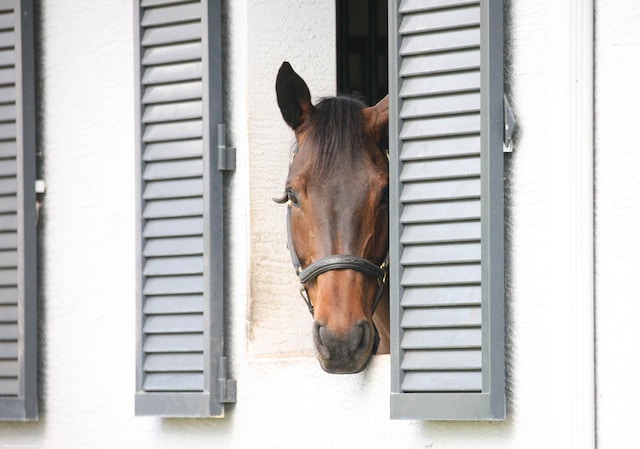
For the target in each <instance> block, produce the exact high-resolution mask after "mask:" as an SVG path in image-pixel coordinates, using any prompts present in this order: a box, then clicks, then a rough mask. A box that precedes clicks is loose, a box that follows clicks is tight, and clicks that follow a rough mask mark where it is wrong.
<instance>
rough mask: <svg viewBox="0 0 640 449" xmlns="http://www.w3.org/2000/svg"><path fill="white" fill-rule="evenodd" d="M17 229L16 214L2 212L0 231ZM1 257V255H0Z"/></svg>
mask: <svg viewBox="0 0 640 449" xmlns="http://www.w3.org/2000/svg"><path fill="white" fill-rule="evenodd" d="M8 231H9V232H17V231H18V215H17V214H4V215H0V233H2V232H8ZM0 257H1V256H0Z"/></svg>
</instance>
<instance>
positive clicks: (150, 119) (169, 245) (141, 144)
mask: <svg viewBox="0 0 640 449" xmlns="http://www.w3.org/2000/svg"><path fill="white" fill-rule="evenodd" d="M135 15H136V24H137V25H136V30H137V36H136V42H137V50H136V52H137V57H138V60H137V64H136V65H137V67H138V77H137V88H138V92H137V98H138V104H137V111H136V114H137V122H138V123H137V138H136V140H137V164H138V166H137V175H138V181H137V188H138V207H137V214H138V216H137V224H138V229H137V232H138V238H137V245H138V248H137V250H138V266H137V269H138V301H137V313H138V342H137V346H138V348H137V376H136V378H137V379H136V384H137V386H136V414H138V415H161V416H222V415H223V414H224V405H223V404H224V403H225V402H229V401H230V400H232V399H233V389H234V387H235V384H234V383H233V382H232V381H227V380H226V379H225V375H226V364H225V358H224V352H223V298H224V296H223V294H224V286H223V247H222V244H223V242H222V239H223V233H222V214H223V204H222V201H223V198H222V189H223V184H222V173H221V172H220V171H219V170H218V169H217V156H216V155H214V154H212V151H213V150H215V149H217V134H218V132H219V131H218V126H217V124H220V123H221V120H222V98H221V95H222V89H221V61H220V58H221V50H220V3H219V1H207V0H202V1H191V2H185V1H176V0H174V1H168V0H142V1H137V2H136V5H135Z"/></svg>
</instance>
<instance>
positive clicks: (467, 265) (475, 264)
mask: <svg viewBox="0 0 640 449" xmlns="http://www.w3.org/2000/svg"><path fill="white" fill-rule="evenodd" d="M389 17H390V28H391V32H390V36H391V54H392V57H391V64H390V66H391V82H390V93H391V120H390V134H391V139H390V142H391V183H392V186H391V189H392V198H396V201H393V202H392V204H391V206H392V209H391V216H392V217H393V218H392V223H391V258H392V259H391V260H392V268H391V269H392V271H391V280H392V287H391V288H392V317H391V318H392V345H393V349H392V395H391V416H392V417H393V418H400V419H435V420H440V419H443V420H447V419H468V420H482V419H489V420H492V419H504V416H505V395H504V310H503V305H504V286H503V285H504V274H503V271H504V267H503V265H504V263H503V259H504V256H503V166H502V151H503V146H502V140H503V126H502V125H503V72H502V70H503V69H502V1H501V0H498V1H496V0H482V1H462V0H404V1H399V0H398V1H392V2H391V5H390V15H389Z"/></svg>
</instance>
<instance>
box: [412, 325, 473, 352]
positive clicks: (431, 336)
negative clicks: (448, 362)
mask: <svg viewBox="0 0 640 449" xmlns="http://www.w3.org/2000/svg"><path fill="white" fill-rule="evenodd" d="M400 347H401V348H402V349H403V350H410V349H419V350H424V349H454V348H457V349H471V348H481V347H482V330H481V329H479V328H476V329H408V330H406V331H405V332H404V335H403V337H402V342H401V344H400Z"/></svg>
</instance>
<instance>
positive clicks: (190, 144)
mask: <svg viewBox="0 0 640 449" xmlns="http://www.w3.org/2000/svg"><path fill="white" fill-rule="evenodd" d="M197 157H202V140H199V139H196V140H181V141H179V142H158V143H150V144H148V145H147V148H146V150H145V152H144V155H143V157H142V160H144V161H145V162H153V161H163V160H171V159H191V158H197Z"/></svg>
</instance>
